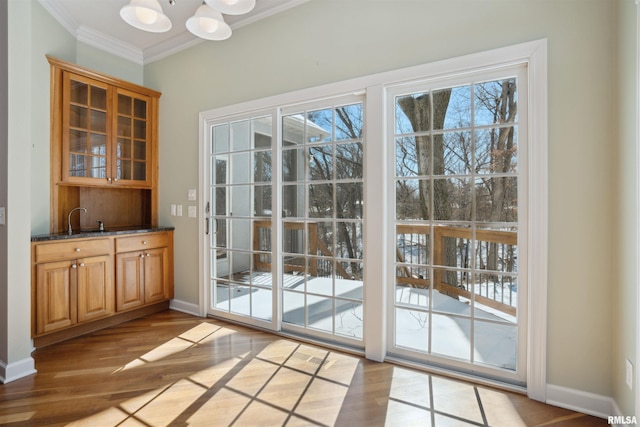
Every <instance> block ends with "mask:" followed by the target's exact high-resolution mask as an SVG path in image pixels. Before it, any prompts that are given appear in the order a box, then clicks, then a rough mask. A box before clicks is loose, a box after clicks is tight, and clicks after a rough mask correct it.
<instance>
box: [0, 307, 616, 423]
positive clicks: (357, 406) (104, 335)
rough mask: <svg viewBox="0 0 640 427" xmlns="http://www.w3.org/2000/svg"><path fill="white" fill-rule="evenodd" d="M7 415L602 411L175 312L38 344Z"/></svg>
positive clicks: (498, 417)
mask: <svg viewBox="0 0 640 427" xmlns="http://www.w3.org/2000/svg"><path fill="white" fill-rule="evenodd" d="M34 357H35V360H36V368H37V370H38V374H36V375H34V376H31V377H27V378H23V379H21V380H18V381H15V382H12V383H9V384H5V385H0V424H1V425H10V426H18V425H23V426H65V425H70V426H81V425H82V426H91V427H96V426H98V427H101V426H104V427H107V426H165V425H172V426H187V425H194V426H228V425H234V426H279V425H287V426H300V425H339V426H350V427H354V426H382V425H392V426H393V425H397V426H408V425H417V426H471V425H474V426H507V427H518V426H580V427H588V426H600V425H607V423H606V420H602V419H598V418H594V417H590V416H587V415H584V414H579V413H575V412H571V411H568V410H565V409H560V408H556V407H553V406H548V405H544V404H541V403H539V402H535V401H532V400H529V399H527V398H526V397H524V396H521V395H518V394H511V393H507V392H504V391H499V390H494V389H491V388H487V387H482V386H477V385H473V384H468V383H464V382H460V381H456V380H452V379H449V378H446V377H440V376H435V375H430V374H427V373H424V372H420V371H414V370H411V369H407V368H403V367H399V366H395V365H392V364H388V363H375V362H370V361H367V360H365V359H363V358H359V357H355V356H353V355H349V354H342V353H339V352H336V351H331V350H327V349H323V348H321V347H315V346H311V345H308V344H304V343H300V342H297V341H293V340H288V339H283V338H281V337H278V336H275V335H272V334H268V333H264V332H260V331H255V330H251V329H247V328H244V327H240V326H237V325H232V324H227V323H224V322H221V321H218V320H212V319H202V318H198V317H192V316H189V315H186V314H183V313H179V312H175V311H166V312H162V313H158V314H154V315H151V316H148V317H145V318H143V319H139V320H134V321H131V322H128V323H126V324H123V325H120V326H115V327H112V328H109V329H106V330H103V331H100V332H97V333H93V334H91V335H87V336H84V337H81V338H76V339H73V340H69V341H66V342H63V343H59V344H55V345H51V346H49V347H45V348H42V349H39V350H37V351H36V352H35V353H34Z"/></svg>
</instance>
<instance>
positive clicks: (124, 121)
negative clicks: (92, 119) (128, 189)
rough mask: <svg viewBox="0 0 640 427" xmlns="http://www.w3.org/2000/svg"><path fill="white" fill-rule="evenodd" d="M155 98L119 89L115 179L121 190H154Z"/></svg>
mask: <svg viewBox="0 0 640 427" xmlns="http://www.w3.org/2000/svg"><path fill="white" fill-rule="evenodd" d="M151 107H152V101H151V97H149V96H145V95H141V94H137V93H135V92H131V91H128V90H125V89H120V88H117V89H116V95H115V109H114V111H115V112H116V113H115V116H116V119H115V122H114V129H115V135H116V141H115V149H114V151H113V159H114V161H113V164H112V165H111V167H112V172H111V175H112V176H113V178H114V181H113V184H115V185H119V186H134V187H151V183H152V176H151V175H152V173H151V159H152V132H154V128H153V127H152V120H151V116H152V113H151Z"/></svg>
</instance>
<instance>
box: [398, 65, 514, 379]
mask: <svg viewBox="0 0 640 427" xmlns="http://www.w3.org/2000/svg"><path fill="white" fill-rule="evenodd" d="M517 76H518V74H517V70H516V71H514V74H512V75H511V76H508V77H500V78H497V79H489V80H480V81H477V82H473V83H468V84H463V85H460V86H452V87H445V88H430V87H424V88H420V87H416V88H415V89H414V90H413V91H411V90H407V89H404V90H403V91H402V92H397V93H395V96H394V97H392V98H391V99H393V111H394V117H395V120H394V123H395V124H394V126H393V135H394V136H393V140H392V141H393V143H394V149H395V173H394V186H395V220H394V228H395V243H396V248H395V257H394V258H395V262H394V264H395V274H394V276H395V287H394V293H393V300H394V301H395V302H394V308H393V314H392V318H393V324H394V327H393V337H392V344H391V351H392V352H393V353H395V354H399V355H402V356H404V357H411V358H414V359H419V360H425V361H428V362H430V363H434V364H438V365H443V366H449V367H455V368H456V369H461V370H466V371H470V372H483V373H484V374H485V375H491V376H496V377H501V378H504V379H508V380H511V381H513V382H519V383H521V382H522V381H523V380H524V373H525V372H526V371H525V369H524V368H525V367H524V364H525V359H524V355H525V347H524V337H525V336H526V335H525V332H524V328H523V327H524V321H525V318H526V317H525V316H523V314H522V313H521V307H524V305H523V304H525V300H526V283H524V281H523V280H522V278H521V276H519V270H520V267H519V261H520V259H519V256H518V255H519V254H518V248H519V246H518V236H519V233H521V232H523V230H522V227H521V224H520V222H519V221H520V218H519V216H518V207H519V200H520V199H519V195H518V191H519V187H520V186H519V173H520V171H521V169H522V168H521V166H520V165H521V164H522V161H523V160H522V157H523V156H524V150H523V149H522V147H523V144H521V142H520V139H521V138H522V135H521V134H520V133H519V126H520V120H521V119H522V118H523V117H524V118H526V113H523V111H525V109H526V101H523V99H524V96H525V95H524V94H523V93H522V92H523V90H522V87H523V83H522V82H521V81H520V80H519V78H518V77H517ZM524 86H526V84H525V85H524ZM523 105H524V107H523V108H521V109H519V106H523Z"/></svg>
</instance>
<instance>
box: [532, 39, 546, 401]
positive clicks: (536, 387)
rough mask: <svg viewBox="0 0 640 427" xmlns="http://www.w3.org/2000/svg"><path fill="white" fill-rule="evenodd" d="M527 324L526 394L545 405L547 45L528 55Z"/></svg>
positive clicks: (534, 49)
mask: <svg viewBox="0 0 640 427" xmlns="http://www.w3.org/2000/svg"><path fill="white" fill-rule="evenodd" d="M529 106H530V108H529V121H528V126H529V165H528V166H529V178H528V183H529V218H528V219H529V221H528V224H529V233H528V236H529V253H528V257H527V265H528V266H529V280H528V284H529V321H528V330H529V332H528V336H529V339H528V342H527V348H528V350H527V355H528V360H527V394H528V396H529V397H530V398H531V399H535V400H540V401H543V402H544V401H545V398H546V396H545V386H546V384H547V268H548V248H549V243H548V222H549V219H548V215H549V207H548V198H549V196H548V148H547V144H548V131H547V125H548V124H547V120H548V117H547V114H548V110H547V41H546V40H541V41H539V42H537V45H536V46H535V47H534V48H533V49H532V51H531V52H530V54H529Z"/></svg>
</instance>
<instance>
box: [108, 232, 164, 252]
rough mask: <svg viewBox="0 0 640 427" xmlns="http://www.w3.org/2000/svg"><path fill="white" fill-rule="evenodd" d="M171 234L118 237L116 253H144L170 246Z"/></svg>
mask: <svg viewBox="0 0 640 427" xmlns="http://www.w3.org/2000/svg"><path fill="white" fill-rule="evenodd" d="M170 242H171V239H170V237H169V233H153V234H140V235H138V236H128V237H117V238H116V252H132V251H142V250H145V249H151V248H163V247H166V246H169V244H170Z"/></svg>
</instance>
